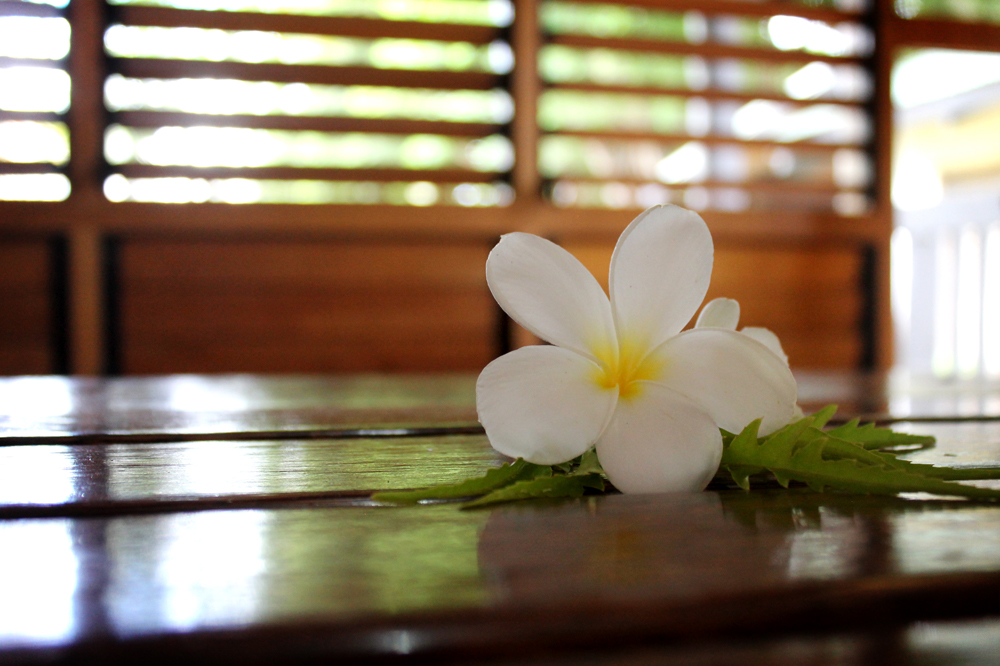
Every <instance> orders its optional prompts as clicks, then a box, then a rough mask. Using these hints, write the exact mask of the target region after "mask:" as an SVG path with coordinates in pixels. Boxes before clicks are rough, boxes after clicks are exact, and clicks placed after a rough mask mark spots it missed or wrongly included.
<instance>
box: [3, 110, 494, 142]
mask: <svg viewBox="0 0 1000 666" xmlns="http://www.w3.org/2000/svg"><path fill="white" fill-rule="evenodd" d="M12 117H16V116H12ZM3 118H4V113H3V112H0V119H3ZM111 121H112V122H116V123H120V124H122V125H128V126H129V127H162V126H165V125H169V126H171V127H257V128H262V129H280V130H316V131H318V132H378V133H382V134H443V135H446V136H474V137H484V136H488V135H490V134H494V133H496V132H499V131H501V130H502V129H503V126H502V125H493V124H489V123H451V122H445V121H437V120H401V119H397V118H344V117H333V116H271V115H243V114H226V115H220V114H211V113H175V112H171V111H119V112H118V113H114V114H111Z"/></svg>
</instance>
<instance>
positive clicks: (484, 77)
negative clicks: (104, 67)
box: [0, 58, 502, 90]
mask: <svg viewBox="0 0 1000 666" xmlns="http://www.w3.org/2000/svg"><path fill="white" fill-rule="evenodd" d="M109 62H110V65H111V69H112V70H113V71H115V72H118V73H119V74H122V75H123V76H129V77H133V78H140V79H142V78H166V79H178V78H188V79H192V78H193V79H206V78H208V79H240V80H242V81H275V82H278V83H318V84H323V85H359V86H362V85H363V86H394V87H397V88H432V89H436V90H491V89H493V88H496V87H499V86H500V85H501V83H502V77H501V76H499V75H497V74H490V73H486V72H448V71H434V70H430V71H425V70H415V69H414V70H409V69H376V68H374V67H328V66H325V65H278V64H270V63H246V62H208V61H202V60H166V59H163V60H160V59H154V58H112V59H111V60H110V61H109ZM0 64H2V63H0Z"/></svg>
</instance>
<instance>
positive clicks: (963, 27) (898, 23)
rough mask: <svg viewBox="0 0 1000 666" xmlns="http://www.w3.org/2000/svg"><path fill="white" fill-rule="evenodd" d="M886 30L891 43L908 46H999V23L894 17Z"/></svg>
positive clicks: (981, 48) (980, 48)
mask: <svg viewBox="0 0 1000 666" xmlns="http://www.w3.org/2000/svg"><path fill="white" fill-rule="evenodd" d="M886 27H887V32H888V33H889V35H891V39H892V41H893V42H894V43H897V44H905V45H906V46H907V47H914V48H916V47H922V48H942V49H968V50H970V51H996V50H997V49H998V48H1000V24H998V23H972V22H969V21H960V20H951V21H949V20H947V19H926V18H918V19H911V20H904V19H901V18H895V17H894V18H893V20H892V21H890V22H889V25H888V26H886Z"/></svg>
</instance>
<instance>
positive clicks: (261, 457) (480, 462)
mask: <svg viewBox="0 0 1000 666" xmlns="http://www.w3.org/2000/svg"><path fill="white" fill-rule="evenodd" d="M0 444H2V441H0ZM502 459H503V457H502V456H501V455H500V454H499V453H497V452H496V451H495V450H493V449H492V447H490V445H489V442H488V441H487V440H486V437H485V436H483V435H475V436H467V435H452V436H440V437H407V438H363V439H337V440H322V439H316V440H313V439H310V440H294V439H293V440H281V441H259V442H240V441H229V442H226V441H212V440H208V441H200V442H175V443H159V442H152V443H148V444H78V445H74V446H58V445H25V446H2V445H0V480H2V482H0V520H2V519H5V518H11V517H14V516H26V515H32V511H31V509H32V508H34V509H36V512H37V510H38V509H42V508H45V509H46V512H45V513H46V515H50V516H51V515H66V514H67V513H69V512H73V513H77V514H79V513H86V512H88V511H89V512H93V513H97V512H100V513H118V514H122V513H130V512H132V511H135V510H138V509H141V508H145V509H150V508H157V507H155V506H153V505H155V504H165V505H166V506H163V507H159V508H160V509H161V510H171V509H173V510H178V509H179V508H181V507H177V506H176V503H177V501H179V500H187V501H188V503H187V505H186V506H185V507H183V508H184V509H187V510H190V509H197V508H198V507H197V505H196V504H193V503H192V502H190V501H191V500H198V499H204V500H207V499H213V500H220V499H221V500H223V501H225V499H227V496H228V498H230V499H231V498H240V499H242V500H244V501H246V500H250V499H253V498H256V499H257V500H258V501H268V500H271V501H273V500H275V499H279V500H289V499H295V496H296V495H299V496H301V495H307V494H308V495H311V496H312V498H313V499H319V498H322V497H327V498H329V497H337V496H344V495H345V494H347V495H351V496H367V495H368V494H369V493H370V492H372V491H375V490H397V489H407V488H419V487H423V486H430V485H434V484H438V483H456V482H459V481H463V480H464V479H466V478H468V477H471V476H476V475H479V474H482V473H483V472H485V471H486V470H488V469H490V468H492V467H497V466H499V465H500V462H501V460H502ZM223 460H224V461H226V463H225V464H226V466H227V467H228V468H230V469H233V470H238V473H235V474H225V473H223V474H205V473H204V471H205V469H206V467H208V466H214V465H215V464H217V463H218V462H220V461H223ZM97 467H102V468H103V469H104V470H106V471H105V472H104V473H103V474H94V473H93V472H94V470H95V469H96V468H97ZM172 505H173V506H172ZM205 508H208V507H205Z"/></svg>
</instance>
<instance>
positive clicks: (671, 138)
mask: <svg viewBox="0 0 1000 666" xmlns="http://www.w3.org/2000/svg"><path fill="white" fill-rule="evenodd" d="M546 135H551V136H579V137H584V138H588V139H608V140H614V141H627V140H634V141H649V140H654V141H663V142H671V143H687V142H689V141H699V142H701V143H706V144H709V145H719V144H726V145H743V146H765V147H772V148H778V147H782V148H794V149H795V150H802V149H807V150H810V151H822V152H827V151H834V150H839V149H840V148H858V147H859V146H861V145H862V144H858V143H846V142H829V143H819V142H817V141H812V140H803V141H765V140H762V139H738V138H736V137H729V136H712V135H707V136H692V135H690V134H669V133H659V132H629V131H614V132H589V131H581V130H560V131H558V132H547V133H546Z"/></svg>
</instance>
